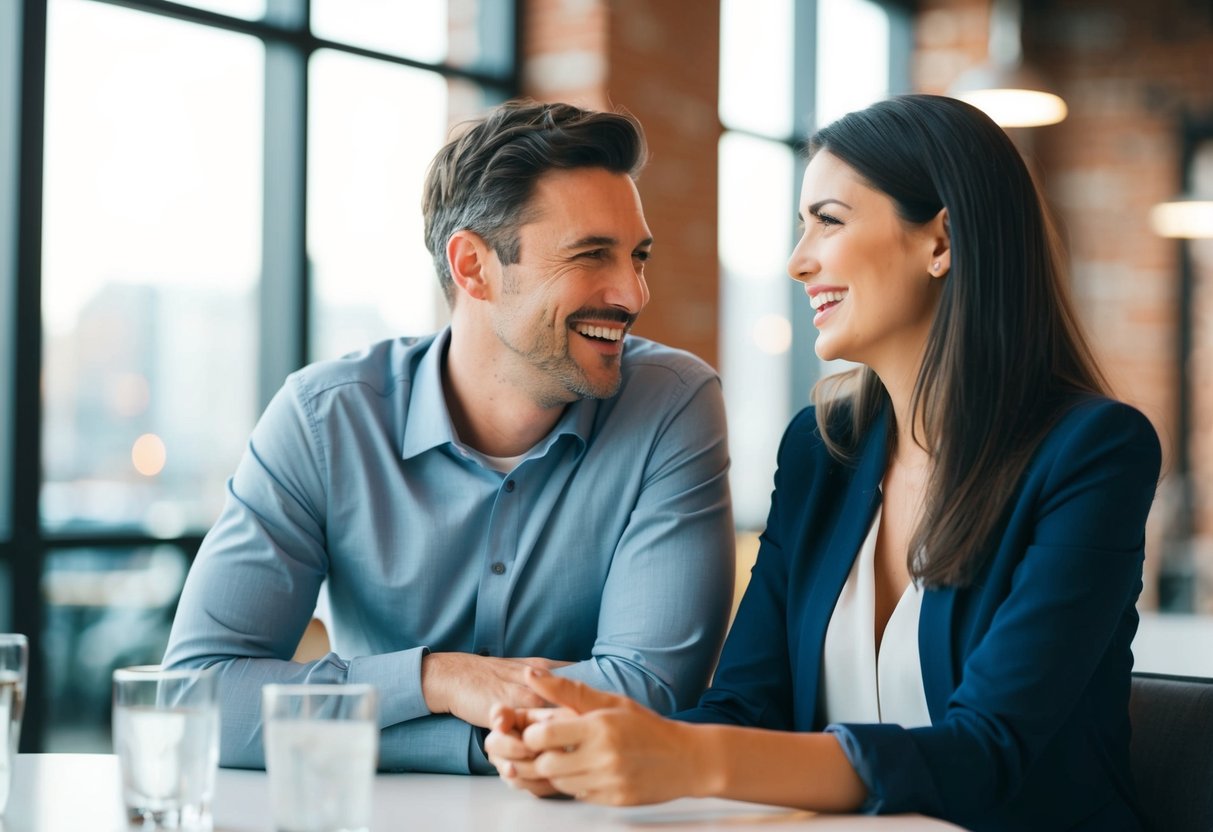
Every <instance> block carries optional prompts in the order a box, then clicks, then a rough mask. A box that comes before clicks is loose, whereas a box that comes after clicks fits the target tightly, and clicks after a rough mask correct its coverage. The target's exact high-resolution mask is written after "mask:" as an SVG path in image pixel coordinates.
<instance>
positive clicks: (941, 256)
mask: <svg viewBox="0 0 1213 832" xmlns="http://www.w3.org/2000/svg"><path fill="white" fill-rule="evenodd" d="M927 233H928V234H929V235H930V238H929V239H930V242H931V257H930V262H928V264H927V273H928V274H930V275H931V277H943V276H944V275H946V274H947V273H948V271H949V270H951V268H952V226H951V223H950V222H949V221H948V209H947V208H940V209H939V213H938V214H936V215H935V216H934V218H933V219H931V220H929V221H928V222H927Z"/></svg>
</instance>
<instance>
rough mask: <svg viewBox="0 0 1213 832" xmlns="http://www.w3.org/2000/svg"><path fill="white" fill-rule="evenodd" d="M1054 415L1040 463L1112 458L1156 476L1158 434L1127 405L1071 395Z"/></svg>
mask: <svg viewBox="0 0 1213 832" xmlns="http://www.w3.org/2000/svg"><path fill="white" fill-rule="evenodd" d="M1055 413H1056V414H1057V415H1056V418H1055V419H1054V421H1053V425H1052V427H1051V428H1050V429H1049V431H1048V433H1047V434H1046V436H1045V437H1044V441H1043V442H1042V443H1041V448H1040V453H1038V454H1037V456H1038V459H1039V460H1040V461H1045V460H1052V461H1054V462H1056V461H1058V460H1073V461H1075V462H1077V461H1079V460H1082V459H1087V460H1091V459H1093V458H1098V457H1105V456H1109V455H1113V456H1116V457H1118V458H1121V459H1133V460H1135V461H1136V462H1137V463H1138V464H1140V465H1141V466H1142V467H1144V468H1152V469H1153V470H1154V471H1155V472H1157V470H1158V468H1159V466H1160V465H1161V459H1162V449H1161V446H1160V444H1159V441H1158V432H1157V431H1156V430H1155V429H1154V425H1153V423H1152V422H1151V421H1150V420H1149V418H1148V417H1146V415H1145V414H1144V413H1142V412H1141V411H1140V410H1138V409H1137V408H1135V407H1133V406H1132V405H1130V404H1126V403H1125V402H1122V401H1119V400H1117V399H1112V398H1108V397H1107V396H1101V395H1096V394H1074V395H1071V396H1068V397H1067V398H1065V399H1063V400H1062V401H1061V403H1060V405H1059V406H1058V408H1057V409H1056V411H1055ZM1038 464H1039V463H1038Z"/></svg>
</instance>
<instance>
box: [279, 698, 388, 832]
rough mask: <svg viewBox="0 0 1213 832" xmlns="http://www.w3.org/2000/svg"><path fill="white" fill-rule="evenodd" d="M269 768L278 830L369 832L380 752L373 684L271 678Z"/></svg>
mask: <svg viewBox="0 0 1213 832" xmlns="http://www.w3.org/2000/svg"><path fill="white" fill-rule="evenodd" d="M261 691H262V709H261V716H262V722H263V725H264V739H265V768H266V771H267V772H268V773H269V779H270V797H271V799H272V802H273V810H274V829H275V830H277V832H365V831H366V830H368V829H370V826H371V791H372V788H373V786H374V781H375V768H376V763H377V761H378V756H379V724H378V716H377V714H378V696H377V694H376V692H375V688H374V687H373V686H372V685H265V686H264V687H263V688H262V689H261Z"/></svg>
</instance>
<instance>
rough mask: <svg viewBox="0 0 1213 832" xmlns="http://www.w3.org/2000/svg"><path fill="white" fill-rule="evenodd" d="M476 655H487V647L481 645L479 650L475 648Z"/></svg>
mask: <svg viewBox="0 0 1213 832" xmlns="http://www.w3.org/2000/svg"><path fill="white" fill-rule="evenodd" d="M476 655H477V656H487V655H489V648H487V647H481V648H480V649H479V650H477V651H476Z"/></svg>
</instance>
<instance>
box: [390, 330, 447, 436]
mask: <svg viewBox="0 0 1213 832" xmlns="http://www.w3.org/2000/svg"><path fill="white" fill-rule="evenodd" d="M450 340H451V328H450V327H449V326H448V327H446V328H445V329H443V330H442V332H440V333H438V337H436V338H435V339H434V340H433V341H432V342H431V343H430V346H429V349H427V350H426V351H425V355H424V356H422V358H421V362H420V363H419V364H418V365H417V371H416V372H415V373H414V374H413V384H412V387H411V388H410V390H409V410H408V416H407V417H406V418H405V420H404V439H403V440H402V442H401V452H400V455H401V457H403V458H404V459H412V458H413V457H415V456H419V455H421V454H423V453H425V452H426V451H428V450H430V449H431V448H438V447H441V446H443V445H448V444H456V440H455V427H454V425H452V424H451V415H450V413H448V412H447V409H446V396H445V395H443V392H442V357H443V356H444V355H445V354H446V348H447V344H449V343H450Z"/></svg>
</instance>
